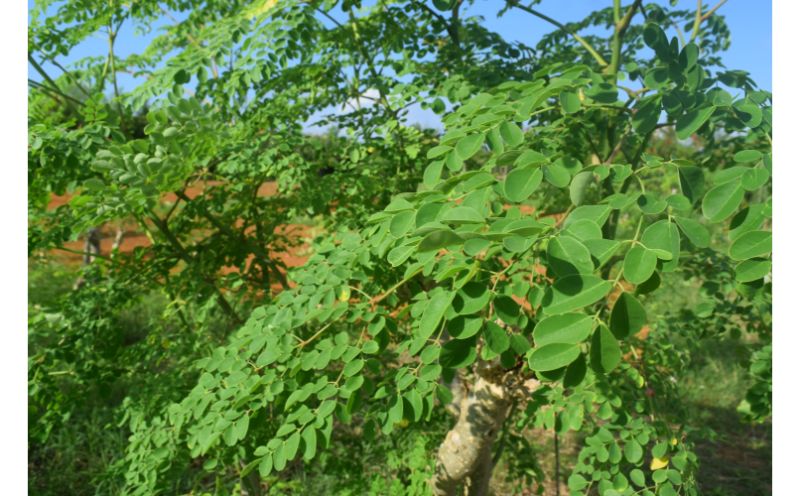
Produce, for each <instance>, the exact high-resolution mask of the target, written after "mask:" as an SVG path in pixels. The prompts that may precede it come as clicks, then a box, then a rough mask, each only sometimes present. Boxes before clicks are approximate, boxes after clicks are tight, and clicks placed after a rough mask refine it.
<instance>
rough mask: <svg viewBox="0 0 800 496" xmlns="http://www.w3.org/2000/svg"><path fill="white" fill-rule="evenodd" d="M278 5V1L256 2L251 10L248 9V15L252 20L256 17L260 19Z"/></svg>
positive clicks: (265, 0)
mask: <svg viewBox="0 0 800 496" xmlns="http://www.w3.org/2000/svg"><path fill="white" fill-rule="evenodd" d="M277 3H278V0H264V1H263V2H261V1H258V0H256V1H255V2H253V5H251V6H250V8H249V9H247V14H248V15H249V16H250V18H251V19H252V18H254V17H258V16H260V15H261V14H264V13H266V12H268V11H269V10H270V9H272V8H273V7H274V6H275V5H276V4H277Z"/></svg>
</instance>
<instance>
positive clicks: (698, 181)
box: [678, 166, 705, 204]
mask: <svg viewBox="0 0 800 496" xmlns="http://www.w3.org/2000/svg"><path fill="white" fill-rule="evenodd" d="M678 177H679V179H680V183H681V193H683V196H685V197H686V198H688V199H689V201H690V202H692V203H693V204H694V203H695V202H696V201H697V200H699V199H700V198H702V196H703V190H704V189H705V177H704V176H703V169H701V168H700V167H694V166H684V167H679V168H678Z"/></svg>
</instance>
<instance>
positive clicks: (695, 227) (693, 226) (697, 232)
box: [673, 217, 711, 248]
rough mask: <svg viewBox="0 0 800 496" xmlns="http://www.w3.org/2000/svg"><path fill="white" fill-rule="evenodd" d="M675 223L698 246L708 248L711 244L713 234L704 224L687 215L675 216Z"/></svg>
mask: <svg viewBox="0 0 800 496" xmlns="http://www.w3.org/2000/svg"><path fill="white" fill-rule="evenodd" d="M673 219H675V223H676V224H678V227H680V228H681V231H683V234H685V235H686V237H687V238H688V239H689V241H691V242H692V244H693V245H695V246H696V247H698V248H708V246H709V245H710V244H711V235H710V234H709V233H708V229H706V226H704V225H703V224H701V223H699V222H697V221H696V220H694V219H689V218H687V217H673Z"/></svg>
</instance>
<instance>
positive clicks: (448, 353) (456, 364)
mask: <svg viewBox="0 0 800 496" xmlns="http://www.w3.org/2000/svg"><path fill="white" fill-rule="evenodd" d="M477 358H478V353H477V351H476V350H475V338H474V337H473V338H470V339H454V340H451V341H448V342H447V343H445V344H444V346H442V352H441V354H440V355H439V364H441V366H442V367H446V368H450V369H460V368H463V367H468V366H470V365H472V363H474V362H475V360H476V359H477Z"/></svg>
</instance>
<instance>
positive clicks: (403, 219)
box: [389, 210, 416, 238]
mask: <svg viewBox="0 0 800 496" xmlns="http://www.w3.org/2000/svg"><path fill="white" fill-rule="evenodd" d="M415 215H416V213H415V212H414V211H413V210H403V211H402V212H398V213H396V214H395V215H394V217H392V221H391V222H390V223H389V232H390V233H392V236H394V237H395V238H399V237H401V236H403V235H404V234H405V233H407V232H408V231H409V230H410V229H411V226H413V225H414V216H415Z"/></svg>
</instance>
